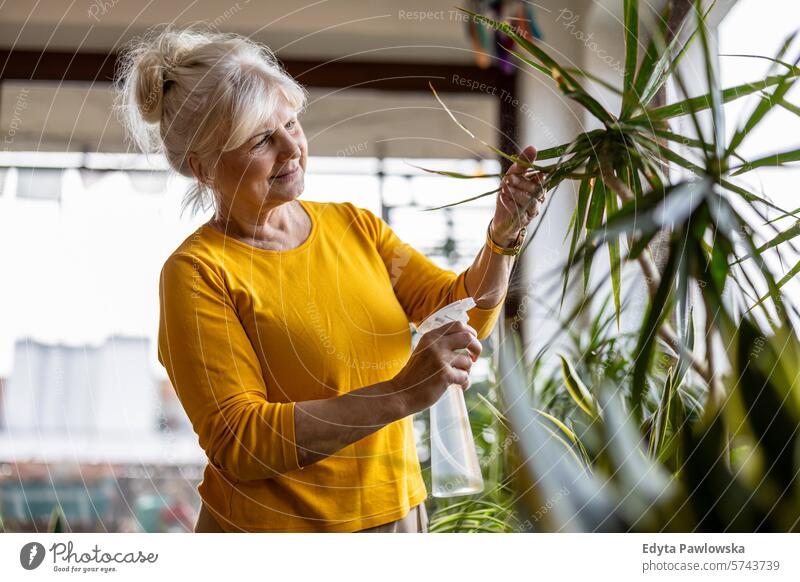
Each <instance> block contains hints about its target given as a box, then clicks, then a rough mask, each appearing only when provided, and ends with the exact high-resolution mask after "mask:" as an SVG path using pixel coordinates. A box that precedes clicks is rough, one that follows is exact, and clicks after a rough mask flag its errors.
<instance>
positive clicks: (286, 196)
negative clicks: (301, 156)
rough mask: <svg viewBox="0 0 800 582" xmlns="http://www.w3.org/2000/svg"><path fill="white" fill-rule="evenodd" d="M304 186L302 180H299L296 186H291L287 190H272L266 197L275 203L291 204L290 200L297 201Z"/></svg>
mask: <svg viewBox="0 0 800 582" xmlns="http://www.w3.org/2000/svg"><path fill="white" fill-rule="evenodd" d="M304 189H305V188H304V184H303V181H302V180H299V182H298V184H293V185H292V186H291V187H289V188H274V187H273V188H272V189H271V190H270V191H269V194H268V195H267V198H268V199H269V200H274V201H275V202H277V201H281V202H291V201H292V200H297V199H298V198H300V196H302V194H303V190H304Z"/></svg>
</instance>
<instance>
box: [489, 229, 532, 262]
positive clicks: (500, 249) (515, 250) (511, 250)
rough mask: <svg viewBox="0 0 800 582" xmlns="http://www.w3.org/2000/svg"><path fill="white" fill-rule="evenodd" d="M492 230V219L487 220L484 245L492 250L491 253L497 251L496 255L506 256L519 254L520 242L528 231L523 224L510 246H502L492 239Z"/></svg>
mask: <svg viewBox="0 0 800 582" xmlns="http://www.w3.org/2000/svg"><path fill="white" fill-rule="evenodd" d="M491 230H492V221H491V220H490V221H489V226H488V227H487V228H486V245H487V246H488V247H489V248H490V249H491V250H492V252H493V253H497V254H498V255H506V256H508V257H514V256H516V255H518V254H519V251H520V250H521V249H522V243H523V241H524V240H525V235H526V234H527V233H528V229H526V228H525V227H524V226H523V227H522V230H520V231H519V234H518V235H517V238H516V240H515V241H514V246H512V247H504V246H501V245H499V244H497V243H496V242H494V241H493V240H492V235H491V234H490V233H491Z"/></svg>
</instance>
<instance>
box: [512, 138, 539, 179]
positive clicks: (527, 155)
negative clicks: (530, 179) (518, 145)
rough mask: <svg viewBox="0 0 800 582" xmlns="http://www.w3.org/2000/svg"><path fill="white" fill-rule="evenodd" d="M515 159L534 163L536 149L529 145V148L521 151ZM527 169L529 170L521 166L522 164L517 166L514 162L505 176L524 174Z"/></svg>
mask: <svg viewBox="0 0 800 582" xmlns="http://www.w3.org/2000/svg"><path fill="white" fill-rule="evenodd" d="M517 157H518V158H520V159H523V160H525V161H527V162H531V163H533V162H534V161H536V148H535V147H533V146H532V145H530V146H528V147H526V148H525V149H524V150H522V151H521V152H520V153H519V155H518V156H517ZM529 169H530V168H528V166H526V165H522V164H518V163H516V162H515V163H513V164H511V167H510V168H508V171H507V172H506V175H508V174H524V173H525V172H526V171H528V170H529Z"/></svg>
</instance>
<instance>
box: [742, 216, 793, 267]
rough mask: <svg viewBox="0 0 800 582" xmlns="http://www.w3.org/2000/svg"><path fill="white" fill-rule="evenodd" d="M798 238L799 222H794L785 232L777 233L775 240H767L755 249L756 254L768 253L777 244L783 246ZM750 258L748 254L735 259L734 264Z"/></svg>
mask: <svg viewBox="0 0 800 582" xmlns="http://www.w3.org/2000/svg"><path fill="white" fill-rule="evenodd" d="M798 236H800V220H798V221H797V222H795V223H794V224H793V225H792V226H790V227H789V228H787V229H786V230H784V231H781V232H780V233H778V235H777V236H776V237H775V238H773V239H772V240H769V241H767V242H765V243H764V244H763V245H761V246H760V247H758V248H757V249H756V253H758V254H759V255H760V254H763V253H764V251H768V250H769V249H771V248H775V247H776V246H778V245H779V244H783V243H785V242H788V241H790V240H792V239H794V238H797V237H798ZM750 257H752V255H751V254H749V253H748V254H746V255H744V256H743V257H741V258H740V259H737V260H736V261H735V262H734V264H736V263H741V262H742V261H744V260H747V259H749V258H750Z"/></svg>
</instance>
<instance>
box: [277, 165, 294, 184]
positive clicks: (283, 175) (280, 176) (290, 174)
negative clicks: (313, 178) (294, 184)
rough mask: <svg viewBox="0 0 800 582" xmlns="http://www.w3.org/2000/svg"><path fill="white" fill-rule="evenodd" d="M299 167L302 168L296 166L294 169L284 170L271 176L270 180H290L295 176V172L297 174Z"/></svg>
mask: <svg viewBox="0 0 800 582" xmlns="http://www.w3.org/2000/svg"><path fill="white" fill-rule="evenodd" d="M299 169H300V166H296V167H295V168H294V169H292V170H289V171H288V172H283V173H281V174H276V175H275V176H273V177H272V178H270V180H271V181H273V182H275V181H282V180H289V179H291V178H293V177H294V176H295V174H297V171H298V170H299Z"/></svg>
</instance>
